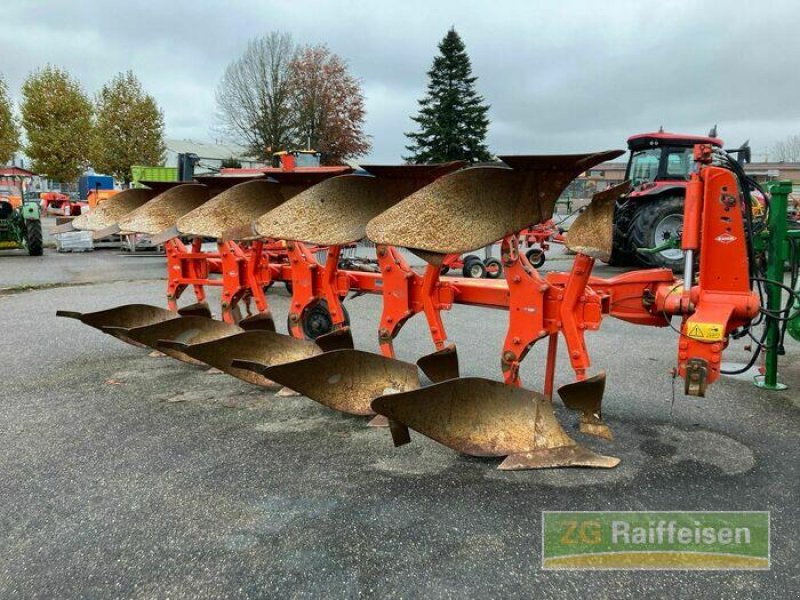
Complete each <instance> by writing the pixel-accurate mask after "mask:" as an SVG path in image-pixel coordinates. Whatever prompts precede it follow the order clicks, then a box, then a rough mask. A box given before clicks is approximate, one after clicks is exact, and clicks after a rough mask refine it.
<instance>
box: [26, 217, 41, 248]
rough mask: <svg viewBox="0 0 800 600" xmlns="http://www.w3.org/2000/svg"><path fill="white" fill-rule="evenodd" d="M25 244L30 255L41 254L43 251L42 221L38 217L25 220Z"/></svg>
mask: <svg viewBox="0 0 800 600" xmlns="http://www.w3.org/2000/svg"><path fill="white" fill-rule="evenodd" d="M25 245H26V246H27V247H28V254H30V255H31V256H41V255H42V254H43V253H44V243H43V239H42V222H41V221H39V220H38V219H31V220H28V221H25Z"/></svg>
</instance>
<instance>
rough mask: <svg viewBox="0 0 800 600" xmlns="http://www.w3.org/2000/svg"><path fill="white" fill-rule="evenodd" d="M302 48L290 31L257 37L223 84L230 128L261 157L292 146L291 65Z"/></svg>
mask: <svg viewBox="0 0 800 600" xmlns="http://www.w3.org/2000/svg"><path fill="white" fill-rule="evenodd" d="M296 53H297V49H296V46H295V44H294V42H293V41H292V37H291V36H290V35H289V34H285V33H279V32H273V33H270V34H269V35H267V36H265V37H262V38H258V39H255V40H251V41H250V42H249V43H248V44H247V49H246V50H245V52H244V54H243V55H242V56H241V58H239V59H238V60H236V61H234V62H232V63H231V64H230V65H228V67H227V69H225V74H224V75H223V77H222V80H221V81H220V83H219V86H218V87H217V93H216V99H217V107H218V113H219V119H220V121H221V123H222V125H223V129H224V131H225V132H226V133H228V134H229V135H231V136H232V137H233V138H234V139H235V140H237V141H238V142H240V143H242V144H243V145H245V146H247V148H248V149H249V150H250V152H251V153H252V154H253V155H254V156H256V157H258V158H261V159H267V158H269V156H270V154H271V152H272V151H273V150H282V149H285V148H287V147H289V146H291V144H292V141H293V140H294V137H295V122H294V119H293V118H292V113H291V110H290V97H291V93H290V88H289V65H290V64H291V62H292V60H293V59H294V57H295V55H296Z"/></svg>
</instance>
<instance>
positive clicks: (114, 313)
mask: <svg viewBox="0 0 800 600" xmlns="http://www.w3.org/2000/svg"><path fill="white" fill-rule="evenodd" d="M184 311H185V312H184ZM184 314H191V315H197V316H201V317H205V318H208V319H210V318H211V311H210V310H209V309H208V305H207V304H193V305H192V306H190V307H187V308H186V309H182V310H181V311H178V312H174V311H171V310H167V309H166V308H160V307H158V306H151V305H149V304H124V305H122V306H117V307H115V308H109V309H106V310H100V311H96V312H90V313H79V312H74V311H69V310H59V311H56V316H57V317H67V318H70V319H77V320H78V321H80V322H81V323H84V324H86V325H88V326H89V327H94V328H95V329H99V330H100V331H103V332H104V333H108V334H110V335H113V336H114V337H116V338H119V339H120V340H122V341H124V342H128V343H129V344H133V345H134V346H139V347H144V346H145V344H143V343H141V342H138V341H136V340H134V339H132V338H131V337H129V336H128V335H127V332H128V331H129V330H131V329H135V328H137V327H144V326H147V325H153V324H156V323H162V322H164V321H169V320H172V319H177V318H179V317H180V316H181V315H184Z"/></svg>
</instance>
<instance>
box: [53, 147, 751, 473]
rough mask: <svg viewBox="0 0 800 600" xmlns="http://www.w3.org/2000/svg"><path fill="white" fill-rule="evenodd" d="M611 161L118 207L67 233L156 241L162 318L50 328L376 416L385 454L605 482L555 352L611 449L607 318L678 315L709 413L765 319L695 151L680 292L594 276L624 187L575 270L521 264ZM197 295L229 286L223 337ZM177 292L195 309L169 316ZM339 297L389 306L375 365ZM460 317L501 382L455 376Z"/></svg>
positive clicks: (429, 173) (735, 192)
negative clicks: (415, 344) (527, 239)
mask: <svg viewBox="0 0 800 600" xmlns="http://www.w3.org/2000/svg"><path fill="white" fill-rule="evenodd" d="M621 154H622V152H621V151H608V152H600V153H595V154H582V155H564V156H504V157H501V160H502V161H503V164H502V165H500V166H476V167H466V166H465V165H464V164H462V163H448V164H441V165H426V166H371V167H370V166H367V167H364V169H365V170H366V171H367V173H368V174H367V175H356V174H349V173H346V174H338V175H335V176H330V175H331V174H320V175H318V176H316V177H312V176H306V177H300V176H299V175H297V174H295V175H292V174H291V173H287V174H286V175H285V177H283V178H282V177H280V176H277V177H275V178H274V179H270V180H267V179H265V178H261V179H259V178H250V179H248V180H246V181H243V182H242V179H241V178H239V179H234V178H225V177H216V178H207V180H204V181H203V182H202V183H188V184H182V185H176V186H175V187H172V188H170V189H167V190H166V191H163V192H162V193H160V194H158V195H155V193H154V192H151V191H147V190H129V191H125V192H122V193H120V194H118V195H117V196H115V197H114V198H113V199H110V200H108V201H107V202H105V203H103V204H102V205H100V206H99V207H98V209H97V210H96V211H95V212H94V213H90V214H89V215H86V216H82V217H80V218H79V219H76V220H75V221H74V222H73V223H72V225H71V227H74V228H76V229H87V230H92V231H95V232H96V235H107V234H108V233H109V232H122V233H144V234H148V235H150V236H152V239H153V240H154V241H157V242H159V243H165V244H166V248H167V256H168V270H169V290H168V304H169V307H170V310H167V309H162V308H158V307H154V306H149V305H125V306H120V307H117V308H112V309H109V310H104V311H100V312H94V313H83V314H82V313H76V312H67V311H59V315H61V316H66V317H72V318H76V319H79V320H81V321H82V322H84V323H86V324H87V325H90V326H92V327H95V328H97V329H100V330H101V331H103V332H106V333H108V334H111V335H113V336H116V337H118V338H119V339H122V340H124V341H126V342H129V343H133V344H136V345H144V346H148V347H151V348H154V349H157V350H160V351H162V352H164V353H166V354H168V355H170V356H173V357H175V358H177V359H179V360H182V361H184V362H187V363H191V364H202V365H210V366H212V367H216V368H218V369H220V370H222V371H224V372H226V373H228V374H230V375H232V376H234V377H238V378H240V379H243V380H245V381H248V382H250V383H252V384H256V385H272V384H273V382H276V383H278V384H281V385H284V386H287V387H289V388H291V389H293V390H296V391H298V392H300V393H302V394H304V395H306V396H307V397H309V398H311V399H313V400H316V401H317V402H320V403H322V404H324V405H326V406H328V407H331V408H333V409H336V410H339V411H342V412H345V413H349V414H353V415H365V416H372V417H373V419H372V421H371V424H372V425H388V426H389V429H390V432H391V435H392V438H393V440H394V442H395V444H396V445H400V444H404V443H407V442H409V441H410V434H409V429H413V430H415V431H417V432H419V433H422V434H424V435H425V436H428V437H430V438H432V439H434V440H436V441H438V442H440V443H442V444H444V445H446V446H448V447H450V448H453V449H455V450H457V451H459V452H463V453H466V454H470V455H474V456H497V457H506V458H505V460H504V461H503V462H502V463H501V465H500V468H502V469H527V468H542V467H560V466H586V467H606V468H607V467H613V466H615V465H616V464H617V463H618V462H619V460H618V459H617V458H613V457H609V456H603V455H600V454H597V453H595V452H593V451H591V450H589V449H587V448H585V447H583V446H580V445H579V444H577V442H575V440H573V439H572V438H571V437H570V436H568V435H567V434H566V433H565V431H564V430H563V429H562V427H561V426H560V424H559V423H558V421H557V419H556V417H555V415H554V412H553V404H552V400H553V391H554V390H553V387H554V378H555V367H556V355H557V345H558V341H559V337H562V338H563V341H564V343H565V344H566V348H567V351H568V356H569V360H570V365H571V367H572V370H573V372H574V376H575V378H574V382H572V383H569V384H567V385H565V386H562V387H561V388H559V389H558V394H559V396H560V397H561V399H562V400H563V402H564V404H565V405H566V406H567V407H568V408H570V409H573V410H576V411H578V412H579V413H580V430H581V431H583V432H586V433H589V434H594V435H597V436H599V437H603V438H607V439H609V438H611V437H612V434H611V431H610V429H609V428H608V426H607V425H606V424H605V422H604V421H603V419H602V413H601V400H602V396H603V391H604V386H605V374H604V372H602V371H599V372H596V373H594V374H590V367H591V363H590V360H589V353H588V350H587V347H586V344H585V339H584V338H585V334H586V332H587V331H594V330H597V329H599V327H600V325H601V322H602V319H603V317H604V316H606V315H609V316H613V317H617V318H619V319H622V320H624V321H627V322H630V323H633V324H636V325H650V326H656V327H663V326H668V325H670V323H671V319H672V317H674V316H677V317H680V319H681V321H682V323H681V326H680V332H681V335H680V339H679V342H678V361H677V367H676V374H677V375H679V376H681V377H682V378H684V380H685V392H686V393H687V394H691V395H699V396H702V395H704V394H705V391H706V386H707V385H708V384H710V383H712V382H714V381H715V380H716V379H717V378H718V377H719V376H720V364H721V355H722V351H723V350H724V348H725V347H726V346H727V343H728V339H729V336H730V335H731V334H732V333H733V332H734V331H736V330H737V329H739V328H742V327H745V326H747V324H748V323H749V322H750V320H751V319H753V318H754V316H756V315H757V314H758V312H759V309H760V306H759V300H758V296H757V295H756V294H754V293H753V292H752V291H751V289H750V281H749V276H748V264H749V262H748V256H749V252H748V246H747V244H748V237H747V235H746V229H745V226H746V223H745V216H744V215H745V212H746V211H744V210H743V207H744V206H745V204H746V202H745V198H746V196H747V194H746V193H742V191H741V190H742V189H744V188H743V186H742V185H741V183H740V182H739V180H737V175H736V173H734V171H732V170H731V169H729V168H726V167H724V166H719V163H720V161H719V160H715V159H716V158H718V157H716V156H715V155H714V154H713V152H712V149H711V148H710V147H706V146H697V147H696V148H695V160H696V165H697V167H696V170H695V172H694V173H693V175H692V180H691V182H690V185H689V191H688V193H687V198H686V205H685V223H686V224H685V228H684V235H683V248H684V250H685V251H686V255H687V276H686V278H685V282H683V281H680V280H676V279H675V278H674V276H673V274H672V272H671V271H670V270H667V269H652V270H645V271H632V272H628V273H624V274H621V275H618V276H615V277H611V278H607V279H603V278H599V277H595V276H593V275H592V268H593V266H594V263H595V260H597V259H607V258H608V256H609V255H610V253H611V245H612V239H613V212H614V204H615V201H616V199H617V198H618V197H619V196H620V195H621V194H623V193H625V191H627V189H628V186H627V185H626V184H623V185H620V186H617V187H615V188H612V189H609V190H607V191H604V192H601V193H599V194H596V195H595V196H594V198H593V199H592V202H591V204H590V205H589V207H588V208H587V209H586V210H585V211H584V212H583V213H582V214H581V215H580V216H579V217H578V218H577V220H576V221H575V223H574V224H573V225H572V227H571V228H570V230H569V232H568V234H567V238H566V243H567V245H568V246H569V248H570V249H571V250H573V251H574V252H575V253H576V256H575V260H574V262H573V264H572V268H571V269H570V270H569V271H568V272H563V273H562V272H550V273H547V274H544V275H543V274H540V273H539V272H538V271H537V270H536V269H535V268H534V267H533V266H532V265H531V264H530V262H529V261H528V260H527V258H526V257H525V254H524V253H523V252H521V251H520V235H519V232H521V231H523V230H526V229H527V228H529V227H531V226H535V225H536V224H540V223H545V222H547V221H548V220H549V219H551V217H552V216H553V212H554V207H555V203H556V200H557V199H558V197H559V195H560V194H561V193H562V192H563V190H564V189H565V188H566V187H567V185H568V184H569V183H570V182H571V181H572V180H573V179H574V178H575V177H577V176H578V175H579V174H580V173H582V172H584V171H587V170H589V169H590V168H592V167H593V166H594V165H597V164H599V163H601V162H603V161H606V160H610V159H613V158H615V157H617V156H619V155H621ZM712 163H713V164H712ZM275 179H276V180H275ZM234 183H235V184H236V185H232V184H234ZM204 238H205V239H208V238H212V239H214V240H216V244H217V252H213V253H210V252H203V251H201V246H200V244H201V241H202V240H203V239H204ZM182 239H183V240H189V241H187V242H184V241H181V240H182ZM365 239H366V240H369V241H370V242H372V243H374V245H375V256H374V258H370V259H364V258H360V259H355V258H351V259H345V258H344V254H343V249H344V248H347V247H352V245H353V244H356V243H358V242H360V241H362V240H365ZM497 241H499V242H500V245H501V262H502V270H503V276H504V279H494V280H493V279H468V278H456V277H443V276H442V275H441V269H442V265H443V264H444V263H445V262H446V261H447V260H448V258H447V257H450V256H454V255H461V254H463V253H466V252H471V251H475V250H477V249H479V248H482V247H485V246H487V245H491V244H494V243H496V242H497ZM402 248H405V249H407V250H410V251H411V252H412V253H414V254H416V255H417V256H419V257H420V258H422V259H424V261H425V262H426V263H427V266H426V268H425V269H424V271H422V272H417V271H415V270H414V269H412V268H411V267H410V266H409V264H408V262H407V261H406V259H405V258H404V256H403V253H402V252H401V250H400V249H402ZM320 256H322V257H323V258H319V257H320ZM696 263H697V264H699V269H698V270H697V271H696V272H697V273H698V276H697V278H696V279H695V277H694V276H693V275H692V273H693V268H694V266H695V264H696ZM215 273H217V275H218V276H217V275H215ZM276 281H282V282H285V283H287V289H290V290H291V295H292V298H291V303H290V309H289V314H288V330H289V335H283V334H279V333H277V332H276V331H275V324H274V320H273V317H272V314H271V313H270V310H269V306H268V300H267V296H266V295H265V293H264V290H265V289H267V288H268V287H269V286H270V285H271V284H272V283H274V282H276ZM207 285H219V286H222V290H223V293H222V307H221V314H222V320H221V321H217V320H213V319H212V318H211V311H210V309H209V307H208V304H207V303H206V302H205V293H204V291H203V290H204V287H205V286H207ZM189 286H192V287H193V288H194V290H195V295H196V299H197V303H196V304H193V305H191V306H189V307H186V308H184V309H182V310H176V308H177V300H178V297H179V296H180V294H181V292H182V291H183V290H184V289H186V288H187V287H189ZM350 293H358V294H363V293H370V294H378V295H381V296H382V300H383V303H382V306H383V308H382V314H381V319H380V323H379V325H378V338H379V344H380V352H381V354H373V353H370V352H364V351H361V350H357V349H355V348H354V347H353V338H352V336H351V334H350V325H349V316H348V314H347V312H346V310H345V308H344V306H343V303H342V301H343V299H344V298H346V296H347V295H348V294H350ZM250 300H253V301H254V303H255V308H256V311H255V312H254V314H252V315H251V314H249V305H250ZM242 302H243V303H244V304H245V305H246V306H247V308H248V316H246V317H244V318H242V317H241V314H240V312H241V311H239V309H238V307H239V305H240V304H241V303H242ZM453 304H466V305H473V306H482V307H487V308H497V309H503V310H506V311H508V315H509V317H508V327H507V333H506V338H505V341H504V344H503V350H502V355H501V357H500V367H501V373H502V379H503V381H502V382H500V381H492V380H488V379H482V378H477V377H462V376H461V375H460V373H459V364H458V356H457V352H456V347H455V345H454V344H453V343H451V342H450V340H449V339H448V337H447V333H446V331H445V327H444V323H443V321H442V311H446V310H448V309H450V308H451V307H452V306H453ZM419 313H422V314H424V315H425V318H426V320H427V324H428V330H429V332H430V336H431V339H432V342H433V351H432V352H431V353H430V354H427V355H425V356H423V357H422V358H420V359H419V360H418V361H417V364H416V365H415V364H412V363H407V362H403V361H400V360H397V359H396V358H395V350H394V340H395V338H396V337H397V335H398V333H399V331H400V330H401V328H402V327H403V325H404V324H405V323H406V322H407V321H408V320H409V319H411V318H412V317H413V316H414V315H416V314H419ZM540 340H547V353H546V366H545V382H544V389H543V391H542V392H541V393H540V392H535V391H532V390H528V389H526V388H524V387H522V381H521V377H520V364H521V362H522V361H523V360H524V358H525V357H526V355H527V354H528V352H529V351H530V349H531V348H532V347H533V345H534V344H535V343H536V342H537V341H540ZM419 370H421V371H422V372H423V373H424V374H425V375H426V376H427V378H428V379H429V380H430V384H429V385H423V382H422V380H421V378H420V375H419Z"/></svg>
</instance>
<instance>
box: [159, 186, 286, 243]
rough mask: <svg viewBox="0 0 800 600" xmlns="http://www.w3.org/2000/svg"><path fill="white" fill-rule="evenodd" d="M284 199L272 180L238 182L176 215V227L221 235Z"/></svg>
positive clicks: (185, 231) (181, 231) (195, 233)
mask: <svg viewBox="0 0 800 600" xmlns="http://www.w3.org/2000/svg"><path fill="white" fill-rule="evenodd" d="M284 201H285V199H284V196H283V194H282V192H281V186H280V185H279V184H277V183H275V182H272V181H267V180H265V179H260V180H259V179H256V180H252V181H247V182H244V183H238V184H237V185H235V186H233V187H231V188H229V189H227V190H225V191H223V192H221V193H220V194H219V195H217V196H214V197H213V198H212V199H211V200H209V201H208V202H206V203H204V204H202V205H201V206H199V207H198V208H196V209H194V210H193V211H191V212H189V213H187V214H185V215H183V216H182V217H181V218H179V219H178V221H177V223H176V225H175V231H176V232H177V233H178V234H181V235H189V236H200V237H209V238H215V239H222V238H223V237H224V235H225V233H226V232H228V231H230V230H232V229H236V228H241V227H244V226H247V225H250V224H251V223H252V222H253V221H255V220H256V219H258V218H259V217H260V216H261V215H263V214H265V213H267V212H269V211H271V210H273V209H275V208H277V207H278V206H280V205H281V204H282V203H283V202H284ZM250 237H253V233H252V231H251V232H250Z"/></svg>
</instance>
